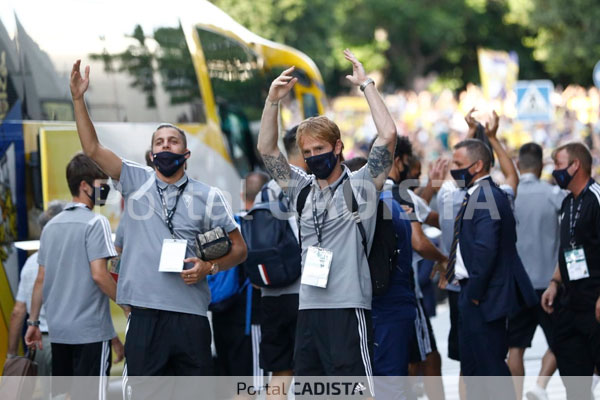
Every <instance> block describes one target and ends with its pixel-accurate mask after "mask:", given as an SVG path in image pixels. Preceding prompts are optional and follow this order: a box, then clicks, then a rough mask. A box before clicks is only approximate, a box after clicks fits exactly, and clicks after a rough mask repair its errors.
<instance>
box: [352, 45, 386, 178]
mask: <svg viewBox="0 0 600 400" xmlns="http://www.w3.org/2000/svg"><path fill="white" fill-rule="evenodd" d="M344 57H346V60H348V61H350V62H351V63H352V75H346V78H347V79H348V80H349V81H350V82H352V83H353V84H354V85H356V86H361V85H363V84H364V83H366V82H367V80H368V79H369V78H368V77H367V74H366V73H365V69H364V67H363V65H362V64H361V63H360V61H358V60H357V59H356V57H355V56H354V54H352V52H351V51H350V50H348V49H346V50H344ZM363 89H364V93H365V97H366V99H367V102H368V103H369V108H370V109H371V115H372V116H373V121H375V127H376V128H377V139H376V140H375V143H374V144H373V148H372V149H371V153H370V154H369V159H368V168H369V172H370V174H371V176H372V177H373V181H374V182H375V186H376V187H377V190H381V188H382V187H383V184H384V183H385V180H386V178H387V176H388V173H389V172H390V169H391V167H392V162H393V161H394V157H393V154H394V149H395V147H396V124H395V123H394V120H393V119H392V116H391V115H390V112H389V111H388V109H387V107H386V106H385V103H384V102H383V99H382V98H381V96H380V95H379V92H378V91H377V88H375V85H374V84H370V83H369V84H367V85H366V87H363Z"/></svg>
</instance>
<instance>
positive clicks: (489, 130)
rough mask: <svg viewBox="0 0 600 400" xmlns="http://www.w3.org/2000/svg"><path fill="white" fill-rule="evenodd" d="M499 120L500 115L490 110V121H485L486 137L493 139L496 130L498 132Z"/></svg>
mask: <svg viewBox="0 0 600 400" xmlns="http://www.w3.org/2000/svg"><path fill="white" fill-rule="evenodd" d="M499 121H500V117H498V114H496V111H495V110H494V111H492V122H491V123H489V122H486V123H485V135H486V136H487V137H488V139H495V138H496V132H498V122H499Z"/></svg>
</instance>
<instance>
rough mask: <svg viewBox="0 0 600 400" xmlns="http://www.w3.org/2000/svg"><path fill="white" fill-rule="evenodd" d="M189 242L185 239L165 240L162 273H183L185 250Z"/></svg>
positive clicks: (160, 268) (162, 252)
mask: <svg viewBox="0 0 600 400" xmlns="http://www.w3.org/2000/svg"><path fill="white" fill-rule="evenodd" d="M186 248H187V240H184V239H165V240H163V245H162V251H161V253H160V264H159V266H158V270H159V271H160V272H181V271H183V260H184V259H185V250H186Z"/></svg>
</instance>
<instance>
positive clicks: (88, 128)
mask: <svg viewBox="0 0 600 400" xmlns="http://www.w3.org/2000/svg"><path fill="white" fill-rule="evenodd" d="M80 65H81V60H77V61H76V62H75V64H73V70H72V71H71V83H70V86H71V97H72V98H73V109H74V110H75V124H76V125H77V133H78V135H79V140H80V141H81V147H82V149H83V152H84V154H85V155H86V156H88V157H89V158H91V159H92V160H94V162H95V163H96V164H98V166H99V167H100V168H101V169H102V170H103V171H104V172H105V173H106V174H107V175H108V176H110V177H111V178H113V179H117V180H118V179H119V178H120V176H121V166H122V162H121V159H120V158H119V157H118V156H117V155H116V154H115V153H113V152H112V150H110V149H107V148H106V147H104V146H102V145H101V144H100V142H99V141H98V136H97V135H96V129H95V128H94V124H93V123H92V120H91V119H90V115H89V113H88V110H87V107H86V105H85V101H84V98H83V95H84V94H85V92H86V91H87V89H88V86H89V84H90V67H89V66H87V67H85V77H82V76H81V72H80V70H79V67H80Z"/></svg>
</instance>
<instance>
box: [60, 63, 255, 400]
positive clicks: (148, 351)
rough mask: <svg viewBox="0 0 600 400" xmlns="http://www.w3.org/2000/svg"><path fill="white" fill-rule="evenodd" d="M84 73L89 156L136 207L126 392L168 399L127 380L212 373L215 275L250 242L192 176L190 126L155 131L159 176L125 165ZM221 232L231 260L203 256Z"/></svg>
mask: <svg viewBox="0 0 600 400" xmlns="http://www.w3.org/2000/svg"><path fill="white" fill-rule="evenodd" d="M79 67H80V61H77V62H76V63H75V64H74V65H73V71H72V73H71V94H72V97H73V105H74V110H75V121H76V123H77V132H78V134H79V138H80V140H81V145H82V148H83V151H84V152H85V153H86V154H87V155H89V157H90V158H91V159H92V160H94V161H95V162H96V163H97V164H98V165H99V166H100V168H102V170H104V171H105V172H106V173H107V174H108V175H109V176H110V177H111V178H113V179H117V180H119V183H120V186H121V193H122V194H123V197H124V198H125V202H126V210H127V212H126V213H125V214H124V215H123V218H124V221H125V222H124V227H125V228H124V232H123V234H124V237H125V238H126V240H125V241H124V243H123V254H122V256H121V267H120V271H119V283H118V292H117V303H119V304H126V305H130V306H132V312H131V315H130V318H129V323H128V330H127V336H126V346H125V355H126V359H127V364H126V366H125V371H124V381H123V383H124V386H123V390H124V392H125V394H126V395H131V396H135V397H136V398H138V397H139V398H144V397H147V396H149V395H156V396H160V394H158V393H157V392H155V391H154V390H155V389H156V388H153V387H151V386H152V385H150V383H151V382H150V380H147V381H146V383H148V384H147V385H137V386H136V385H131V384H132V383H134V382H131V381H130V380H128V378H127V377H128V376H154V375H210V374H211V373H212V354H211V349H210V342H211V333H210V326H209V322H208V319H207V317H206V313H207V311H208V304H209V303H210V291H209V288H208V284H207V282H206V276H207V275H208V274H213V273H216V272H217V271H219V270H220V269H228V268H231V267H233V266H235V265H238V264H240V263H241V262H243V261H244V259H245V257H246V244H245V243H244V240H243V238H242V236H241V234H240V232H239V230H238V227H237V225H236V223H235V220H234V218H233V215H232V213H231V210H230V207H229V205H228V204H227V202H226V201H225V200H224V198H223V195H222V194H221V192H220V191H219V190H218V189H216V188H214V187H210V186H208V185H205V184H203V183H201V182H199V181H196V180H193V179H190V178H189V177H188V176H187V175H186V173H185V161H186V160H187V159H188V158H189V157H190V151H189V150H188V149H187V139H186V136H185V133H184V132H183V131H182V130H181V129H179V128H177V127H175V126H173V125H170V124H163V125H160V126H159V127H158V128H157V129H156V131H155V132H154V133H153V134H152V137H151V146H152V147H151V148H152V154H153V160H152V161H153V163H154V170H152V169H151V168H149V167H146V166H142V165H139V164H136V163H132V162H130V161H127V160H122V159H121V158H119V157H118V156H117V155H116V154H115V153H113V152H112V151H111V150H110V149H108V148H106V147H104V146H102V145H101V144H100V142H99V141H98V137H97V135H96V131H95V128H94V125H93V123H92V121H91V119H90V117H89V115H88V112H87V109H86V105H85V102H84V99H83V96H84V93H85V92H86V90H87V88H88V85H89V67H87V68H86V70H85V77H82V75H81V73H80V70H79ZM217 227H222V228H223V229H224V230H225V231H226V232H228V234H229V238H230V239H231V242H232V245H231V250H230V251H229V253H228V254H227V255H225V256H223V257H221V258H218V259H216V260H212V262H206V261H202V260H200V259H198V258H196V257H195V256H194V254H195V252H194V240H195V236H196V234H198V233H201V232H206V231H209V230H212V229H214V228H217ZM163 253H164V254H165V257H162V256H161V255H162V254H163ZM167 254H169V255H167ZM167 271H177V272H167ZM165 390H166V389H165ZM145 391H147V392H146V393H144V392H145ZM165 396H169V397H172V396H173V395H172V393H167V394H165Z"/></svg>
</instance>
